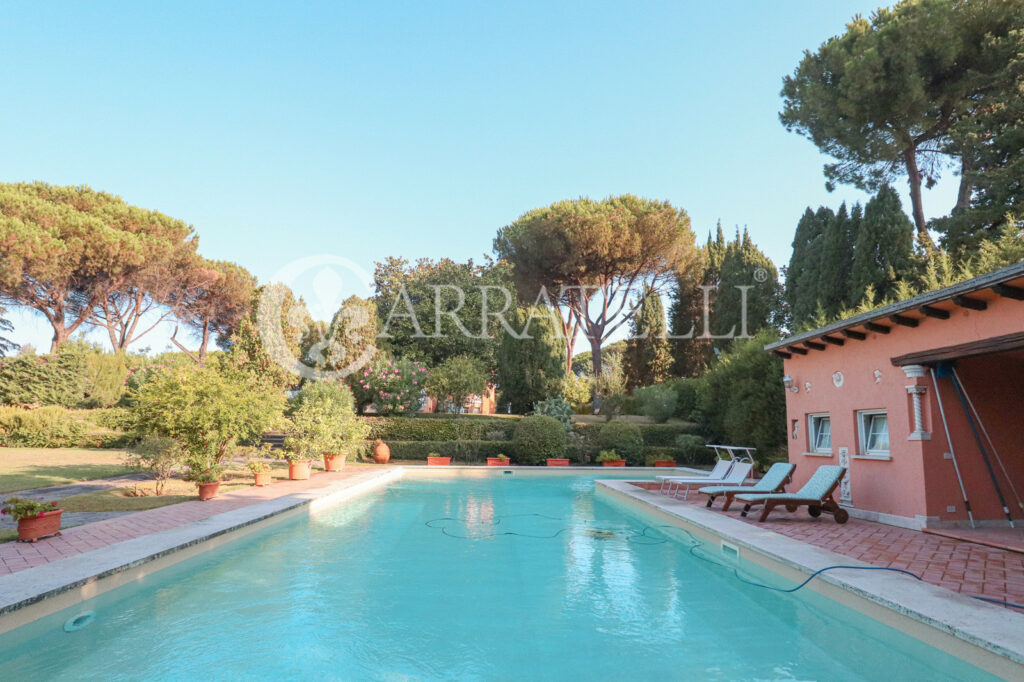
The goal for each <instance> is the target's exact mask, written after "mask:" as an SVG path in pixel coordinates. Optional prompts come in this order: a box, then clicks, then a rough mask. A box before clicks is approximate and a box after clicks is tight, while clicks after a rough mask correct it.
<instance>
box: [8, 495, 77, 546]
mask: <svg viewBox="0 0 1024 682" xmlns="http://www.w3.org/2000/svg"><path fill="white" fill-rule="evenodd" d="M0 513H2V514H3V515H4V516H9V517H11V518H12V519H14V520H15V521H17V522H18V542H36V541H37V540H39V539H40V538H45V537H49V536H51V535H60V515H61V514H63V513H64V510H63V509H57V503H56V502H37V501H36V500H26V499H25V498H22V497H12V498H9V499H8V500H6V501H5V502H4V506H3V509H0Z"/></svg>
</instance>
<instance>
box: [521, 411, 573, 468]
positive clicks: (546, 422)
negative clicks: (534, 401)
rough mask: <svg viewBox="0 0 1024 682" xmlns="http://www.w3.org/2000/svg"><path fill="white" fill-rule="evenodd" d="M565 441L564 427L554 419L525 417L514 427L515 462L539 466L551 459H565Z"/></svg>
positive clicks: (536, 416)
mask: <svg viewBox="0 0 1024 682" xmlns="http://www.w3.org/2000/svg"><path fill="white" fill-rule="evenodd" d="M565 440H566V439H565V427H564V426H563V425H562V422H560V421H558V420H557V419H555V418H554V417H544V416H541V415H534V416H532V417H526V418H525V419H523V420H522V421H520V422H519V424H517V425H516V430H515V433H514V434H513V436H512V442H513V444H514V445H515V461H516V463H517V464H540V463H541V462H543V461H544V460H545V459H548V458H551V457H555V458H559V457H565V449H566V448H565V445H566V443H565Z"/></svg>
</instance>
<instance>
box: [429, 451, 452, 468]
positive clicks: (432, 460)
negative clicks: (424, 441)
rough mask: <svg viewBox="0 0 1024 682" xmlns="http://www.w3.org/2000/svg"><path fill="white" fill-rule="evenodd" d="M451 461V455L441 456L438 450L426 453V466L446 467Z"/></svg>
mask: <svg viewBox="0 0 1024 682" xmlns="http://www.w3.org/2000/svg"><path fill="white" fill-rule="evenodd" d="M451 463H452V458H451V457H442V456H441V453H439V452H431V453H428V454H427V466H430V467H439V466H440V467H446V466H448V465H450V464H451Z"/></svg>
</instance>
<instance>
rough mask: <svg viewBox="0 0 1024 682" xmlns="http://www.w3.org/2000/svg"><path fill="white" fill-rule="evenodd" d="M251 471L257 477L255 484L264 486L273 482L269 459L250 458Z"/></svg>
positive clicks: (260, 486) (259, 486)
mask: <svg viewBox="0 0 1024 682" xmlns="http://www.w3.org/2000/svg"><path fill="white" fill-rule="evenodd" d="M249 471H251V472H252V475H253V477H254V478H255V479H256V480H255V482H254V483H253V485H254V486H256V487H258V488H262V487H263V486H265V485H270V484H271V483H273V479H272V477H271V476H270V462H268V461H267V460H265V459H250V460H249Z"/></svg>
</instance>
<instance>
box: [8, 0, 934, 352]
mask: <svg viewBox="0 0 1024 682" xmlns="http://www.w3.org/2000/svg"><path fill="white" fill-rule="evenodd" d="M221 4H222V3H209V2H198V3H183V2H175V3H164V4H162V5H161V6H157V5H156V4H155V3H124V4H123V5H116V4H104V3H74V4H63V3H27V2H26V3H19V4H18V5H17V6H15V5H6V6H5V8H4V18H3V21H2V22H0V46H2V47H0V85H2V92H3V99H4V106H3V107H0V131H2V132H0V136H2V137H0V140H2V144H0V181H22V180H25V181H28V180H45V181H47V182H51V183H55V184H79V183H84V184H88V185H90V186H92V187H94V188H96V189H102V190H106V191H109V192H112V193H116V194H120V195H121V196H122V197H124V198H125V199H126V200H127V201H128V202H130V203H133V204H137V205H140V206H144V207H147V208H154V209H157V210H160V211H163V212H165V213H168V214H170V215H172V216H175V217H177V218H181V219H183V220H185V221H187V222H189V223H191V224H192V225H194V226H195V228H196V230H197V231H198V232H199V234H200V251H201V252H202V253H203V254H204V255H205V256H207V257H210V258H216V259H225V260H233V261H236V262H238V263H240V264H242V265H244V266H245V267H247V268H248V269H249V270H251V271H252V272H253V273H254V274H256V275H257V276H258V277H260V279H261V280H266V279H268V278H270V277H271V276H272V275H273V274H274V273H275V272H277V271H278V270H279V269H280V268H282V267H284V266H285V265H287V264H288V263H289V262H291V261H294V260H296V259H300V258H303V257H306V256H310V255H314V254H333V255H337V256H342V257H345V258H348V259H351V260H352V261H354V262H355V263H357V264H359V265H360V266H362V267H363V268H365V269H366V270H367V271H370V272H372V269H373V263H374V262H375V261H377V260H381V259H382V258H384V257H386V256H389V255H394V256H403V257H406V258H409V259H414V258H418V257H424V256H425V257H432V258H437V257H441V256H449V257H452V258H455V259H466V258H470V257H473V258H479V257H480V256H481V254H483V253H484V252H489V251H490V247H491V239H492V238H493V236H494V234H495V232H496V230H497V229H498V228H500V227H502V226H503V225H505V224H507V223H509V222H511V221H512V220H514V219H515V218H516V217H518V216H519V215H520V214H522V213H523V212H525V211H527V210H529V209H531V208H533V207H536V206H541V205H546V204H549V203H551V202H552V201H556V200H559V199H563V198H571V197H576V196H580V195H589V196H593V197H600V196H605V195H608V194H613V193H614V194H618V193H624V192H631V193H635V194H640V195H644V196H648V197H652V198H659V199H661V198H664V199H668V200H670V201H672V202H673V203H674V204H676V205H678V206H681V207H683V208H685V209H686V210H687V211H688V212H689V214H690V216H691V218H692V221H693V227H694V230H695V231H696V232H697V233H698V236H699V237H700V238H701V239H703V236H704V235H705V234H706V232H707V231H708V229H710V228H712V227H713V226H714V224H715V221H716V220H719V219H721V221H722V223H723V225H725V226H726V228H727V229H728V230H731V229H733V227H734V226H736V225H739V226H744V225H746V226H748V227H749V229H750V231H751V234H752V236H753V237H754V240H755V241H756V242H757V243H758V244H759V245H760V246H761V247H762V248H763V249H764V250H765V251H766V252H767V253H768V255H769V256H770V257H771V258H772V259H773V260H774V261H775V262H776V264H778V265H783V264H785V263H786V261H788V259H789V252H790V243H791V241H792V234H793V229H794V227H795V225H796V221H797V219H798V218H799V216H800V214H801V213H802V211H803V209H804V207H805V206H807V205H808V204H810V205H812V206H817V205H818V204H821V203H827V204H830V205H834V206H838V204H839V202H840V201H842V200H843V199H859V198H862V195H861V194H860V193H859V192H857V191H855V190H852V189H848V188H847V189H841V190H840V191H837V192H835V193H833V194H828V193H827V192H826V191H825V189H824V181H823V177H822V173H821V167H822V164H823V163H824V162H825V161H826V159H825V158H824V157H822V156H821V155H820V154H819V153H818V151H817V150H816V149H815V147H814V146H813V145H812V144H811V143H810V142H809V141H807V140H805V139H803V138H801V137H799V136H797V135H795V134H791V133H787V132H786V131H785V129H784V128H783V127H782V126H781V125H780V124H779V122H778V117H777V113H778V110H779V107H780V99H779V96H778V93H779V89H780V87H781V79H782V77H783V76H784V75H785V74H788V73H791V72H792V71H793V69H794V68H795V66H796V64H797V62H798V61H799V59H800V57H801V54H802V51H803V50H804V49H805V48H815V47H817V46H818V45H819V44H820V43H821V42H822V41H824V40H825V39H826V38H828V37H829V36H830V35H833V34H836V33H839V32H841V31H842V30H843V27H844V24H845V22H846V21H848V20H849V19H850V17H852V16H853V15H854V14H856V13H858V12H859V13H863V14H868V13H870V11H871V10H872V9H873V8H874V7H875V6H876V5H877V3H872V2H856V1H853V0H847V1H839V0H800V1H797V0H785V1H779V2H750V1H735V2H662V3H638V2H626V1H622V2H618V3H596V2H579V3H562V2H537V3H521V2H516V3H511V2H509V3H497V2H458V3H457V2H365V3H359V4H357V3H337V2H336V3H326V2H325V3H304V4H302V5H297V4H295V3H256V2H251V3H237V5H238V6H237V7H236V8H226V7H223V6H218V7H214V6H213V5H221ZM225 4H226V3H225ZM952 184H953V183H952V182H951V181H947V182H944V183H941V184H940V186H939V187H938V188H936V189H934V190H932V191H930V192H927V193H926V209H927V210H928V212H929V213H930V214H942V213H946V212H947V211H948V210H949V208H950V207H951V206H952V203H953V196H954V192H953V187H952ZM901 189H902V186H901ZM904 205H905V207H906V206H907V203H906V200H904ZM307 285H309V283H308V282H306V283H302V282H298V283H297V284H296V289H297V291H298V293H300V294H304V295H306V296H307V297H309V295H310V291H311V290H308V289H306V287H307ZM341 288H342V289H344V291H343V292H342V293H344V294H347V293H359V294H361V295H365V294H366V290H365V288H362V287H360V286H358V285H357V284H356V283H354V282H345V283H344V284H343V285H342V286H341ZM13 319H14V322H15V323H16V325H17V330H16V333H15V335H14V336H15V340H17V341H19V342H22V343H26V342H31V343H33V344H36V345H38V346H42V347H43V348H45V347H47V345H48V340H49V336H50V332H49V331H48V328H47V327H46V326H45V323H44V322H42V320H41V318H38V317H34V316H31V315H15V316H14V318H13ZM140 345H147V344H146V343H141V344H140ZM150 345H154V346H155V347H156V349H157V350H159V349H162V346H163V343H162V341H158V340H157V339H154V340H153V342H152V343H151V344H150Z"/></svg>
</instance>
